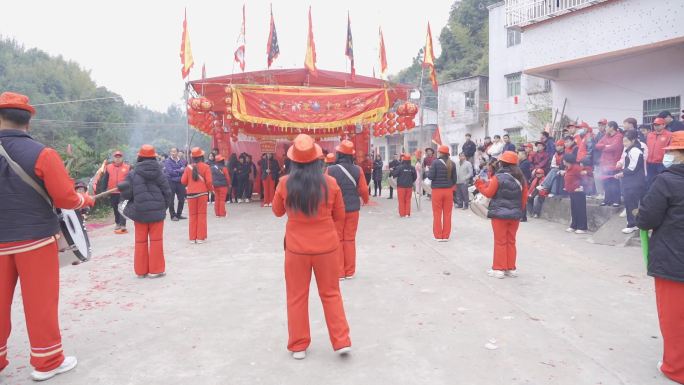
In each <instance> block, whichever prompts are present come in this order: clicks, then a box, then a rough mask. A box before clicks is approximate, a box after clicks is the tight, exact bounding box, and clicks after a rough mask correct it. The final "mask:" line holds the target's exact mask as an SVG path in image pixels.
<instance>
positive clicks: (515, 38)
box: [474, 0, 556, 141]
mask: <svg viewBox="0 0 684 385" xmlns="http://www.w3.org/2000/svg"><path fill="white" fill-rule="evenodd" d="M553 1H556V0H553ZM541 2H543V1H535V3H541ZM488 9H489V127H488V130H487V134H488V135H489V136H493V135H497V134H498V135H503V134H506V133H508V134H509V135H511V137H513V138H514V141H516V139H515V138H516V137H517V138H518V140H526V139H529V140H532V139H536V138H538V137H539V135H540V133H541V130H542V129H544V128H546V126H547V125H548V124H549V123H551V120H552V119H553V116H552V114H551V103H552V97H551V81H550V80H546V79H542V78H540V77H536V76H531V75H529V74H526V73H524V72H523V71H524V69H525V55H524V52H523V45H524V44H525V40H526V36H525V34H524V33H523V34H521V33H520V30H518V29H513V28H510V29H507V28H506V27H507V24H506V21H507V13H506V11H507V7H506V3H505V2H503V1H502V2H500V3H496V4H494V5H491V6H490V7H489V8H488ZM474 138H475V137H474Z"/></svg>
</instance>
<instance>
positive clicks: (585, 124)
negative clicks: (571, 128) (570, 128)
mask: <svg viewBox="0 0 684 385" xmlns="http://www.w3.org/2000/svg"><path fill="white" fill-rule="evenodd" d="M579 126H580V128H591V126H590V125H589V123H587V122H582V123H581V124H580V125H579Z"/></svg>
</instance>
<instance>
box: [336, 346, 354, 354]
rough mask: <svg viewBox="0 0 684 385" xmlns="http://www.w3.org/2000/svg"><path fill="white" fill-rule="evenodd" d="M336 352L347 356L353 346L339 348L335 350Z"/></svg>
mask: <svg viewBox="0 0 684 385" xmlns="http://www.w3.org/2000/svg"><path fill="white" fill-rule="evenodd" d="M335 353H337V354H339V355H341V356H345V355H347V354H349V353H351V346H345V347H343V348H342V349H337V350H335Z"/></svg>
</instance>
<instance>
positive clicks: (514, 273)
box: [504, 270, 518, 278]
mask: <svg viewBox="0 0 684 385" xmlns="http://www.w3.org/2000/svg"><path fill="white" fill-rule="evenodd" d="M504 275H505V276H506V277H511V278H516V277H517V276H518V271H517V270H506V271H504Z"/></svg>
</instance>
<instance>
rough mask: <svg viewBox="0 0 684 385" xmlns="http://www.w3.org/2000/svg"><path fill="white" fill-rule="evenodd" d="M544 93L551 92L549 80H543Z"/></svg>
mask: <svg viewBox="0 0 684 385" xmlns="http://www.w3.org/2000/svg"><path fill="white" fill-rule="evenodd" d="M544 92H551V80H550V79H544Z"/></svg>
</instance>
